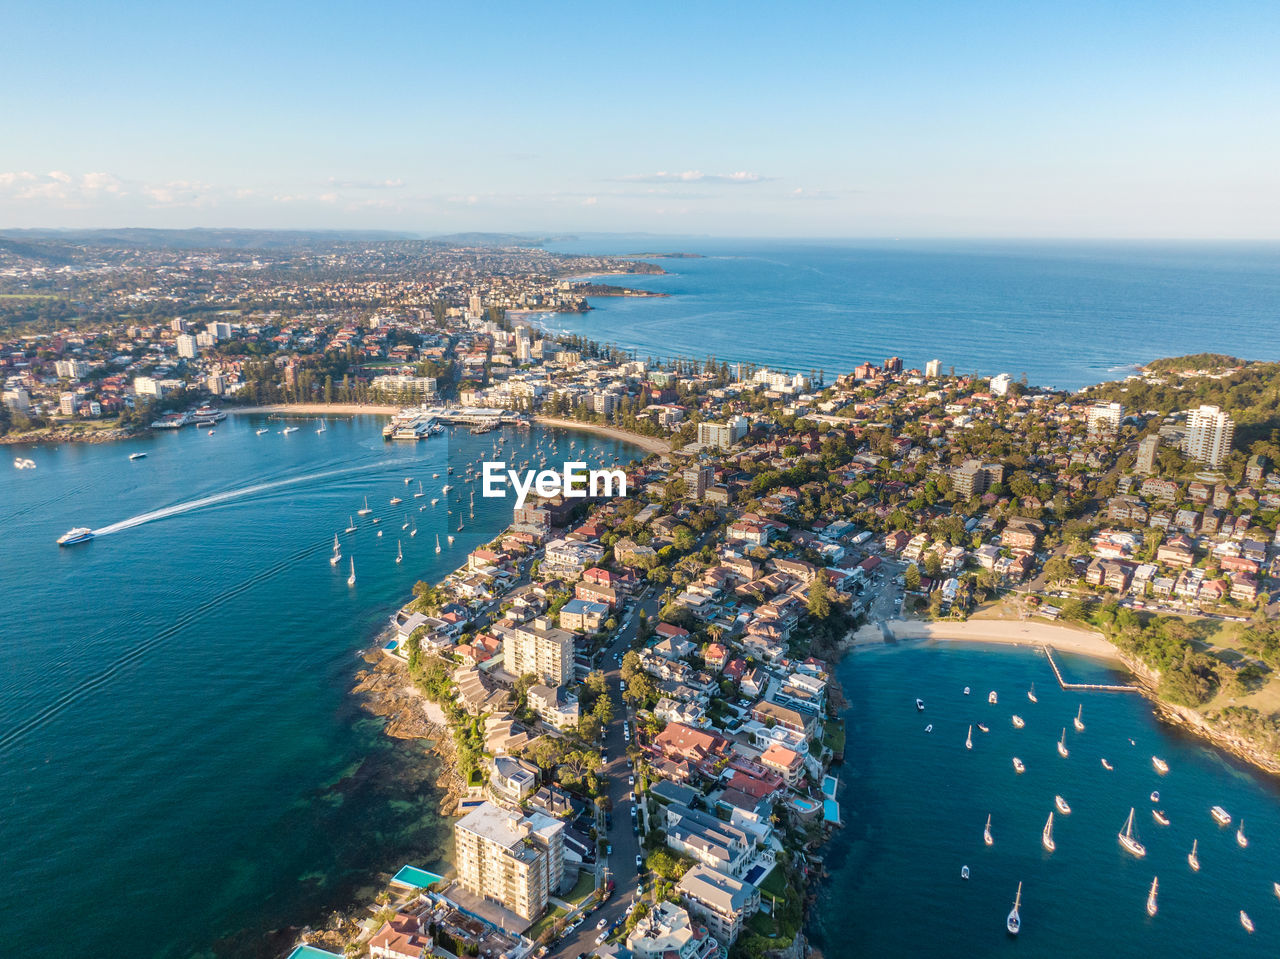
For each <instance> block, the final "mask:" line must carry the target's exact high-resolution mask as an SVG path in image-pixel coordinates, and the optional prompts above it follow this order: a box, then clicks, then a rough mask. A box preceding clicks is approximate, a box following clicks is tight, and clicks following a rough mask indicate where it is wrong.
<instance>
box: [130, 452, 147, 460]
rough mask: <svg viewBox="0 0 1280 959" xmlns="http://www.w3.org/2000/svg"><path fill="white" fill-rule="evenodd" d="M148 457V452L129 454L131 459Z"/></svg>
mask: <svg viewBox="0 0 1280 959" xmlns="http://www.w3.org/2000/svg"><path fill="white" fill-rule="evenodd" d="M146 458H147V454H146V453H130V454H129V459H130V460H142V459H146Z"/></svg>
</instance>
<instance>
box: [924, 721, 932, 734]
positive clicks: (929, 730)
mask: <svg viewBox="0 0 1280 959" xmlns="http://www.w3.org/2000/svg"><path fill="white" fill-rule="evenodd" d="M924 731H925V732H926V733H931V732H933V723H930V724H929V725H928V726H926V727H924Z"/></svg>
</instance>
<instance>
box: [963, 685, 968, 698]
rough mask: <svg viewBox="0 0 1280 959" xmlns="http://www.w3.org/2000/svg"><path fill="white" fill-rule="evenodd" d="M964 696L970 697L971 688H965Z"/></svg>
mask: <svg viewBox="0 0 1280 959" xmlns="http://www.w3.org/2000/svg"><path fill="white" fill-rule="evenodd" d="M964 694H965V695H966V696H968V695H969V687H968V686H966V687H965V688H964Z"/></svg>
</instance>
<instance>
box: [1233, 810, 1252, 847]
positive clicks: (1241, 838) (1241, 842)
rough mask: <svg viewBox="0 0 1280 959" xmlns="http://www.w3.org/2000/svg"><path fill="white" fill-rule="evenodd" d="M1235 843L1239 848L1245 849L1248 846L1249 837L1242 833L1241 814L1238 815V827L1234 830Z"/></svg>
mask: <svg viewBox="0 0 1280 959" xmlns="http://www.w3.org/2000/svg"><path fill="white" fill-rule="evenodd" d="M1236 845H1238V846H1239V847H1240V848H1241V849H1247V848H1248V846H1249V839H1248V837H1247V836H1245V834H1244V817H1243V816H1242V817H1240V827H1239V828H1238V829H1237V830H1236Z"/></svg>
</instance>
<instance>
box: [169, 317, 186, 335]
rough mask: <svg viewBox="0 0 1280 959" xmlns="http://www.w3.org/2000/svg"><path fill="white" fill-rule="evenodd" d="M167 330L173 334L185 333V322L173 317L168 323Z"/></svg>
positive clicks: (180, 318)
mask: <svg viewBox="0 0 1280 959" xmlns="http://www.w3.org/2000/svg"><path fill="white" fill-rule="evenodd" d="M169 329H171V330H173V332H175V333H185V332H186V330H187V321H186V320H184V319H183V318H182V317H180V316H175V317H174V318H173V319H172V320H170V321H169Z"/></svg>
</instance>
